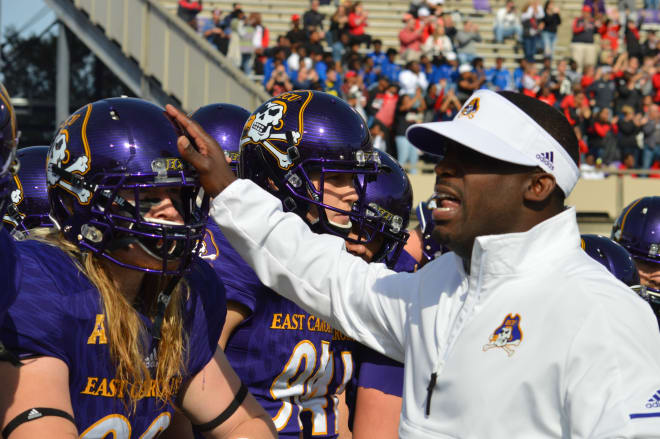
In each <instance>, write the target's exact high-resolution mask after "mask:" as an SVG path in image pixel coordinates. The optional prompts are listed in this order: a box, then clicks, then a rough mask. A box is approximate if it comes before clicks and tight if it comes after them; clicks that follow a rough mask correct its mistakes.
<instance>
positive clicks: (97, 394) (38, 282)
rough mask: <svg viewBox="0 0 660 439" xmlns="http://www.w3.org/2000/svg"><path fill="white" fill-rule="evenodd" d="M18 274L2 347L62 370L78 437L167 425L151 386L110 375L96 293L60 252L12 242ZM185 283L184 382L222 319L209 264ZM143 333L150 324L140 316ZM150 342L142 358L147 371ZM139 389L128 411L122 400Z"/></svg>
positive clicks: (151, 430) (213, 343)
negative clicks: (53, 361) (59, 364)
mask: <svg viewBox="0 0 660 439" xmlns="http://www.w3.org/2000/svg"><path fill="white" fill-rule="evenodd" d="M16 249H17V255H18V258H20V259H19V260H20V265H21V268H22V273H21V274H22V275H21V279H20V283H19V286H18V295H17V298H16V301H15V302H14V303H13V304H12V305H11V306H10V308H9V310H8V313H7V317H6V319H5V320H4V323H3V325H2V328H1V330H0V334H1V339H2V342H3V343H4V344H5V345H6V346H7V348H9V349H11V350H13V351H14V352H16V353H17V354H18V355H19V357H22V358H27V357H34V356H50V357H55V358H58V359H60V360H62V361H64V362H65V363H66V364H67V366H68V367H69V389H70V394H71V403H72V405H73V411H74V417H75V422H76V427H77V428H78V432H79V434H80V437H81V438H84V439H90V438H104V437H107V436H108V435H109V434H110V433H111V432H114V436H113V437H114V438H115V439H128V438H153V437H155V436H156V435H157V434H158V433H159V432H160V431H162V430H164V429H165V428H167V426H168V425H169V423H170V418H171V414H172V412H173V408H172V407H171V405H169V404H167V405H163V404H162V403H161V402H160V401H159V400H158V399H157V398H155V397H154V396H153V395H154V391H155V388H154V387H153V386H152V383H151V382H147V383H145V385H144V386H142V387H141V388H137V387H138V386H133V387H131V386H128V385H127V384H126V383H125V382H122V381H119V380H117V379H115V378H114V366H113V363H112V359H111V357H110V350H109V348H108V344H107V336H106V333H105V324H104V315H103V309H102V307H101V302H100V294H99V292H98V290H97V289H96V287H95V286H94V285H93V284H92V283H91V282H90V281H89V280H88V279H87V277H86V276H84V275H83V274H82V273H81V272H80V271H79V270H78V269H77V268H76V266H75V265H74V263H73V261H72V260H71V259H70V258H69V256H68V255H66V254H65V253H64V252H63V251H62V250H60V249H58V248H56V247H54V246H51V245H48V244H44V243H41V242H37V241H32V240H28V241H22V242H19V243H16ZM186 279H187V280H188V283H189V285H190V294H189V297H188V300H187V301H185V303H184V309H183V313H182V314H183V318H184V331H185V332H186V334H187V335H188V345H187V347H186V353H185V355H186V359H187V363H186V367H185V370H184V371H182V374H181V382H182V383H185V382H186V381H187V380H189V379H190V378H191V377H192V376H194V375H195V374H197V372H199V371H200V370H201V369H202V368H203V367H204V366H205V365H206V364H207V363H208V362H209V361H210V360H211V358H212V357H213V354H214V353H215V350H216V348H217V343H218V339H219V338H220V331H221V330H222V326H223V324H224V320H225V315H226V306H225V293H224V289H223V286H222V283H221V282H220V280H219V279H218V277H217V275H216V274H215V273H214V272H213V270H210V269H209V267H208V265H207V264H205V263H203V262H202V261H200V260H196V261H195V262H194V267H193V270H192V272H191V273H190V274H189V275H188V276H187V277H186ZM141 317H142V321H143V322H144V324H145V326H146V328H147V330H150V329H151V326H152V325H151V321H150V320H149V319H148V318H147V317H146V316H144V315H141ZM155 347H156V343H155V340H151V341H150V346H149V349H148V351H147V355H146V358H145V359H144V361H145V363H146V364H147V367H148V368H149V369H150V370H151V371H152V372H154V370H155V366H156V364H157V361H158V358H157V351H156V349H155ZM127 392H139V393H138V395H141V396H142V398H141V399H140V400H139V401H138V403H137V410H136V411H135V413H128V412H127V410H126V407H125V405H124V402H123V401H122V398H124V397H125V395H126V394H127Z"/></svg>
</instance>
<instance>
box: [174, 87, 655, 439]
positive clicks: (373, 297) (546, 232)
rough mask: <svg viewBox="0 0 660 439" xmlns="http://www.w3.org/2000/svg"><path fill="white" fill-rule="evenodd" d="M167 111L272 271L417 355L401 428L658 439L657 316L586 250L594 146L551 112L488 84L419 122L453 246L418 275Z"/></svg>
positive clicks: (380, 342) (370, 338)
mask: <svg viewBox="0 0 660 439" xmlns="http://www.w3.org/2000/svg"><path fill="white" fill-rule="evenodd" d="M167 111H168V113H169V114H170V116H172V117H173V118H175V119H177V120H178V121H179V122H180V123H181V124H182V125H183V126H184V128H185V129H186V130H187V132H188V137H183V136H182V137H180V138H179V149H180V150H181V153H182V155H183V157H184V158H185V159H186V160H188V161H189V162H190V163H192V164H193V165H194V166H195V167H196V168H197V169H198V171H199V173H200V177H201V181H202V184H203V186H204V189H205V190H206V191H207V193H209V194H210V195H211V196H213V197H214V200H213V203H212V210H211V214H212V217H213V219H214V220H215V221H216V223H218V225H219V226H220V227H221V229H222V231H223V233H224V234H225V235H226V237H227V239H228V240H229V241H230V242H231V244H232V245H233V246H234V248H235V249H236V250H238V252H239V253H240V254H241V255H242V257H243V258H244V259H245V260H246V261H247V262H248V263H249V264H250V265H251V266H252V267H253V268H254V270H255V271H256V273H257V274H258V275H259V278H260V279H261V281H262V282H263V283H264V284H265V285H267V286H269V287H270V288H272V289H273V290H274V291H277V292H278V293H279V294H282V295H284V296H285V297H287V298H288V299H291V300H293V301H294V302H296V303H298V304H299V305H300V306H301V307H303V308H304V309H306V310H308V311H309V312H311V313H314V314H315V315H317V316H319V317H322V318H323V319H326V320H327V321H328V322H329V323H330V324H331V325H332V326H333V327H335V328H337V329H339V330H341V331H342V332H344V333H345V334H346V335H348V336H350V337H352V338H354V339H355V340H357V341H359V342H361V343H363V344H365V345H367V346H369V347H371V348H372V349H375V350H376V351H378V352H381V353H383V354H385V355H387V356H389V357H391V358H393V359H395V360H397V361H401V362H404V364H405V379H404V392H403V408H402V413H401V422H400V429H399V433H400V436H401V437H402V438H420V439H422V438H424V439H426V438H431V437H439V438H450V437H451V438H458V437H460V438H479V439H483V438H612V437H617V438H629V437H630V438H632V437H640V438H641V437H644V438H648V437H654V438H657V437H660V403H659V401H660V333H659V332H658V327H657V322H656V320H655V317H654V316H653V314H652V312H651V309H650V307H649V306H648V304H646V303H645V302H644V301H643V300H642V299H641V298H639V297H638V296H637V295H636V294H635V293H634V292H633V291H631V290H630V289H629V288H627V287H626V286H625V285H624V284H622V283H620V282H619V281H618V280H616V279H615V278H614V277H613V276H612V275H611V274H610V273H609V272H608V271H607V270H606V269H605V268H604V267H603V266H602V265H600V264H599V263H598V262H596V261H594V260H593V259H591V258H590V257H589V256H588V255H587V254H586V253H584V252H583V251H582V250H581V248H580V234H579V231H578V225H577V220H576V214H575V209H574V208H572V207H566V206H565V205H564V200H565V198H566V197H567V196H568V195H569V194H570V192H571V190H572V189H573V187H574V186H575V184H576V183H577V181H578V178H579V171H578V165H577V163H578V144H577V139H576V137H575V135H574V134H573V130H572V129H571V127H570V125H569V124H568V122H567V121H566V120H565V119H564V118H563V116H562V115H561V114H560V113H559V112H557V111H556V110H554V109H553V108H551V107H549V106H547V105H546V104H543V103H541V102H540V101H537V100H535V99H532V98H528V97H526V96H523V95H521V94H517V93H510V92H500V93H495V92H491V91H487V90H480V91H477V92H476V93H475V94H473V95H472V96H471V97H470V98H469V99H468V100H467V102H466V104H465V105H464V106H463V108H462V109H461V111H460V112H459V113H458V115H457V116H456V117H455V118H454V120H452V121H449V122H431V123H423V124H418V125H413V126H412V127H410V128H409V129H408V132H407V136H408V139H409V140H410V141H411V142H412V143H413V144H414V145H415V146H417V147H418V148H419V149H421V150H423V151H426V152H428V153H431V154H434V155H436V156H438V157H439V161H438V164H437V166H436V168H435V173H436V184H435V192H436V194H437V195H436V199H437V204H438V208H437V209H435V210H434V212H433V218H434V220H435V223H436V227H435V229H434V232H433V233H434V237H435V238H436V239H437V240H438V241H439V242H440V243H442V244H444V245H446V246H447V247H449V249H451V250H452V252H450V253H447V254H444V255H442V256H441V257H439V258H437V259H436V260H434V261H433V262H431V263H429V264H427V265H426V266H425V267H424V268H423V269H421V270H420V271H418V272H416V273H395V272H393V271H390V270H388V269H387V268H386V267H385V266H384V265H383V264H367V263H366V262H364V261H363V260H362V259H360V258H358V257H355V256H352V255H351V254H349V253H347V252H346V251H345V250H344V242H343V240H342V239H340V238H339V237H335V236H329V235H317V234H314V233H312V232H311V231H310V230H309V229H308V227H307V226H306V225H305V223H304V222H303V221H302V220H301V219H300V217H298V216H296V215H295V214H292V213H285V212H283V211H282V203H281V201H280V200H279V199H277V198H275V197H273V196H271V195H270V194H268V193H267V192H266V191H264V190H262V189H260V188H259V187H258V186H257V185H256V184H254V183H253V182H251V181H248V180H240V179H238V180H237V179H236V178H235V177H234V176H233V174H232V172H231V170H230V169H229V167H228V166H226V163H225V160H224V155H223V153H222V151H221V149H220V148H219V147H218V146H217V144H215V142H214V141H213V140H212V139H211V138H210V137H209V136H208V135H206V133H204V132H203V130H201V128H200V127H199V126H198V125H196V124H195V123H194V122H191V121H190V120H189V119H188V118H187V117H186V116H185V115H184V114H183V113H181V112H179V111H177V110H176V109H175V108H174V107H171V106H168V110H167ZM189 139H192V140H194V143H196V146H197V149H195V148H194V147H193V145H191V142H190V141H189Z"/></svg>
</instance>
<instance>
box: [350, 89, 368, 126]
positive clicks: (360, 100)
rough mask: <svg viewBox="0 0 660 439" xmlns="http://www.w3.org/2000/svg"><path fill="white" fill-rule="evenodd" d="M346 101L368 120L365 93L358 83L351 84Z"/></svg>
mask: <svg viewBox="0 0 660 439" xmlns="http://www.w3.org/2000/svg"><path fill="white" fill-rule="evenodd" d="M346 102H347V103H348V105H350V106H351V108H353V109H354V110H355V111H356V113H358V114H359V115H360V116H362V119H364V120H367V114H366V113H365V112H364V95H363V94H362V92H361V91H360V89H359V86H358V85H353V86H351V88H350V89H349V91H348V95H347V96H346Z"/></svg>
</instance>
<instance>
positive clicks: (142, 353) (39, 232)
mask: <svg viewBox="0 0 660 439" xmlns="http://www.w3.org/2000/svg"><path fill="white" fill-rule="evenodd" d="M30 238H31V239H36V240H39V241H42V242H45V243H47V244H50V245H54V246H56V247H58V248H60V249H62V250H63V251H65V252H66V253H67V254H68V255H69V256H70V257H71V259H72V260H73V261H74V263H75V264H76V266H77V267H78V269H79V270H80V271H81V272H82V273H83V274H84V275H85V276H86V277H87V278H88V279H89V280H90V281H91V282H92V283H93V284H94V286H96V288H97V289H98V291H99V293H100V295H101V303H102V306H103V314H104V323H105V330H106V335H107V343H108V345H109V348H110V356H111V358H112V360H113V363H114V366H115V379H116V380H118V381H119V383H120V385H121V386H123V389H125V390H126V391H125V392H123V391H122V392H118V393H124V394H125V398H124V402H125V403H126V404H127V406H128V407H127V408H128V409H129V410H130V411H133V412H134V411H135V409H136V406H137V402H138V401H139V400H140V399H142V398H144V397H156V398H158V399H159V400H160V401H162V402H163V403H164V404H165V403H172V402H173V400H174V399H176V398H175V397H176V394H177V392H178V390H179V385H180V383H181V374H182V373H184V371H185V365H186V363H187V359H186V358H184V356H185V355H186V348H185V346H187V344H188V337H187V334H185V333H184V331H183V316H182V309H183V301H184V299H185V298H186V297H187V295H188V294H189V287H188V284H187V282H185V280H181V281H179V282H178V284H177V286H176V287H175V288H174V291H173V292H172V295H171V299H170V302H169V304H168V306H167V309H166V311H165V316H164V318H163V323H162V327H161V340H160V343H159V345H158V361H157V368H156V376H155V377H152V376H151V373H150V371H149V369H148V367H147V364H146V363H145V357H147V355H149V353H148V352H147V349H148V348H149V334H148V331H147V328H146V327H145V325H144V323H143V322H142V319H141V318H140V315H139V313H138V312H137V310H136V309H135V308H134V307H133V304H131V303H129V302H128V300H126V298H125V297H124V295H123V294H122V293H121V292H120V291H119V288H118V285H117V283H116V282H115V281H114V280H113V279H111V278H110V277H109V276H108V274H107V273H106V270H105V269H104V268H103V266H102V264H101V260H100V257H99V256H96V255H94V254H93V253H91V252H88V251H82V250H80V249H79V248H78V247H77V246H76V245H75V244H73V243H71V242H69V241H67V240H66V239H65V238H64V237H63V236H62V234H61V233H60V232H59V231H57V230H56V229H34V230H31V231H30ZM145 281H147V279H145ZM165 282H167V279H160V281H154V282H151V284H153V286H154V287H155V288H153V294H152V295H151V296H148V297H146V298H147V302H146V303H152V304H154V306H149V305H147V306H146V307H145V311H144V312H145V313H146V314H147V315H153V314H154V310H155V298H156V296H157V294H158V291H159V289H158V288H162V287H163V286H164V283H165Z"/></svg>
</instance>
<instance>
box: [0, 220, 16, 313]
mask: <svg viewBox="0 0 660 439" xmlns="http://www.w3.org/2000/svg"><path fill="white" fill-rule="evenodd" d="M0 249H2V250H0V266H2V276H0V284H1V285H0V288H2V290H1V292H0V322H1V321H2V319H3V317H4V315H5V312H6V311H7V308H9V306H10V305H11V304H12V302H13V301H14V298H15V297H16V280H17V278H18V276H17V273H16V256H15V254H16V249H15V246H14V240H13V239H12V238H11V236H10V235H9V232H7V230H6V229H4V228H0Z"/></svg>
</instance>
